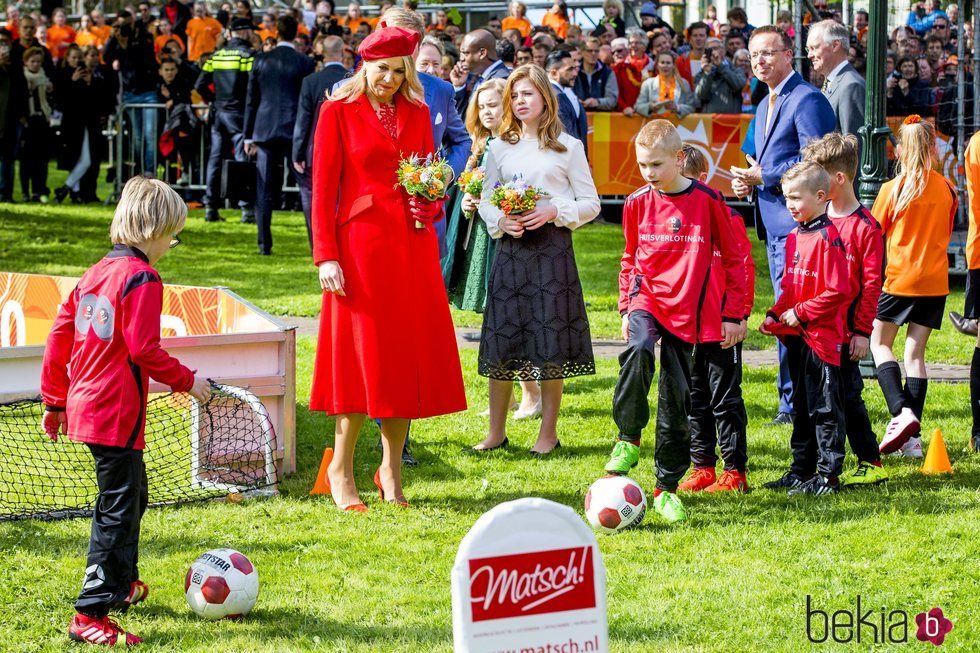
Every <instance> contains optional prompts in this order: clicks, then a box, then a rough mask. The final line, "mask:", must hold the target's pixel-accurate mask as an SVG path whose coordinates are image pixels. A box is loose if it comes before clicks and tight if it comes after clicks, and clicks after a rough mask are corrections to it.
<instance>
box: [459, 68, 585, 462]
mask: <svg viewBox="0 0 980 653" xmlns="http://www.w3.org/2000/svg"><path fill="white" fill-rule="evenodd" d="M518 176H523V178H524V180H525V181H526V183H527V184H529V185H530V186H533V187H536V188H538V189H539V190H540V195H539V197H538V201H537V205H536V206H535V207H534V208H533V209H531V210H530V211H527V212H525V213H522V214H517V215H511V214H507V213H504V212H503V211H501V210H500V209H499V208H497V207H495V206H494V205H493V203H492V202H491V201H490V198H491V195H492V194H493V189H494V186H495V185H496V184H497V183H498V182H500V183H507V182H509V181H511V180H512V179H515V178H516V177H518ZM479 209H480V216H481V217H482V218H483V220H484V222H485V223H486V226H487V232H488V233H489V234H490V237H491V238H494V239H497V241H498V242H497V252H496V256H495V259H494V262H493V269H492V271H491V273H490V280H489V288H488V290H487V306H486V311H485V312H484V314H483V331H482V333H481V339H480V356H479V369H478V371H479V373H480V374H481V375H482V376H486V377H488V378H489V379H490V433H489V434H488V435H487V437H486V438H485V439H484V440H483V442H481V443H479V444H478V445H476V446H475V447H474V450H475V451H481V452H485V451H489V450H492V449H497V448H500V447H504V446H507V444H508V440H507V434H506V428H505V419H506V414H507V406H508V403H509V402H510V396H511V392H512V390H513V382H514V380H515V379H517V380H522V381H538V382H540V384H541V427H540V429H539V431H538V438H537V442H535V444H534V446H533V447H532V449H531V453H532V454H534V455H538V456H541V455H547V454H549V453H551V451H552V450H554V449H556V448H558V447H559V446H561V443H560V441H559V440H558V431H557V427H558V412H559V409H560V407H561V395H562V388H563V385H564V379H565V378H568V377H573V376H579V375H583V374H595V361H594V359H593V356H592V339H591V335H590V331H589V320H588V316H587V315H586V313H585V300H584V299H583V296H582V285H581V283H580V282H579V277H578V269H577V268H576V266H575V253H574V251H573V249H572V230H573V229H576V228H578V227H580V226H582V225H583V224H585V223H587V222H589V221H590V220H592V219H593V218H595V217H596V215H598V214H599V196H598V193H597V192H596V188H595V184H594V183H593V181H592V173H591V171H590V170H589V162H588V161H587V160H586V158H585V149H584V146H583V145H582V142H581V141H579V140H578V139H576V138H574V137H572V136H569V135H568V134H566V133H565V132H564V131H563V130H562V127H561V122H560V121H559V118H558V99H557V98H556V96H555V92H554V90H553V88H552V85H551V82H550V80H549V79H548V76H547V74H546V73H545V72H544V70H543V69H541V68H540V67H538V66H535V65H524V66H521V67H519V68H517V70H515V71H514V72H513V73H511V75H510V77H509V78H508V79H507V86H506V87H505V89H504V107H503V117H502V119H501V126H500V138H497V139H494V140H492V141H490V143H489V145H488V146H487V158H486V179H485V181H484V185H483V196H482V198H481V200H480V205H479Z"/></svg>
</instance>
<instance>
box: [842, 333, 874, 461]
mask: <svg viewBox="0 0 980 653" xmlns="http://www.w3.org/2000/svg"><path fill="white" fill-rule="evenodd" d="M840 381H841V395H842V397H843V399H844V402H843V403H844V406H843V407H844V429H845V431H846V432H847V441H848V442H849V443H850V445H851V451H853V452H854V455H855V456H856V457H857V459H858V460H860V461H862V462H866V463H870V462H875V461H877V460H881V454H879V453H878V439H877V437H875V432H874V429H872V428H871V418H869V417H868V409H867V407H865V405H864V399H863V398H862V397H861V393H862V392H863V391H864V379H862V378H861V368H860V367H859V365H858V361H852V360H851V352H850V349H848V347H847V345H845V346H844V350H843V351H842V352H841V355H840Z"/></svg>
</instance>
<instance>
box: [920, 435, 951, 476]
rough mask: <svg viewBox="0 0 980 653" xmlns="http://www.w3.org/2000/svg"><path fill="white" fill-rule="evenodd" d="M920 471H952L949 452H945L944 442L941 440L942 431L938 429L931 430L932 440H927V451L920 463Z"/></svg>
mask: <svg viewBox="0 0 980 653" xmlns="http://www.w3.org/2000/svg"><path fill="white" fill-rule="evenodd" d="M922 473H923V474H952V473H953V467H952V465H950V464H949V454H947V453H946V443H945V442H944V441H943V432H942V431H941V430H939V429H936V430H935V431H933V432H932V441H930V442H929V451H928V452H926V459H925V462H924V463H923V464H922Z"/></svg>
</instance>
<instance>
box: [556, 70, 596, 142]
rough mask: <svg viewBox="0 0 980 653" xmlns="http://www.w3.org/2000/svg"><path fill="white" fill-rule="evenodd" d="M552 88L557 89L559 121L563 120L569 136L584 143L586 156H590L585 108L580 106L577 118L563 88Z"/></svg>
mask: <svg viewBox="0 0 980 653" xmlns="http://www.w3.org/2000/svg"><path fill="white" fill-rule="evenodd" d="M551 86H552V88H554V89H555V95H557V96H558V119H559V120H561V126H562V127H564V128H565V131H566V132H568V134H569V136H574V137H575V138H577V139H579V140H580V141H582V145H584V146H585V154H586V155H588V154H589V119H588V117H586V115H585V107H583V106H581V105H579V110H578V115H577V116H576V115H575V107H574V106H572V101H571V100H569V99H568V96H567V95H565V93H564V92H563V91H562V88H561V86H558V85H557V84H555V83H552V84H551ZM577 101H578V100H576V102H577Z"/></svg>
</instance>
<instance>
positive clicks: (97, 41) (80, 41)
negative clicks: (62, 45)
mask: <svg viewBox="0 0 980 653" xmlns="http://www.w3.org/2000/svg"><path fill="white" fill-rule="evenodd" d="M75 44H76V45H78V47H80V48H84V47H85V46H86V45H94V46H95V47H97V48H98V49H99V52H102V46H104V45H105V39H103V38H101V37H100V36H99V35H98V34H96V33H95V32H93V31H91V30H84V31H81V32H79V33H78V35H77V36H76V37H75Z"/></svg>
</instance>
